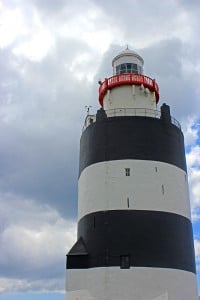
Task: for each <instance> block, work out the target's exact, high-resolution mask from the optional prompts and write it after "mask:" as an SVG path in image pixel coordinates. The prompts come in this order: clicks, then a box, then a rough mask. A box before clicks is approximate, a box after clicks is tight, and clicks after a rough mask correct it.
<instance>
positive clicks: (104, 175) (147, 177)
mask: <svg viewBox="0 0 200 300" xmlns="http://www.w3.org/2000/svg"><path fill="white" fill-rule="evenodd" d="M78 185H79V204H78V205H79V206H78V212H79V215H78V219H79V220H80V219H81V218H82V217H83V216H84V215H87V214H89V213H93V212H95V211H104V210H118V209H119V210H120V209H121V210H123V209H135V210H153V211H164V212H171V213H175V214H180V215H182V216H184V217H187V218H188V219H190V206H189V201H188V183H187V175H186V172H185V171H183V170H182V169H180V168H178V167H176V166H173V165H170V164H167V163H163V162H159V161H146V160H128V159H127V160H116V161H106V162H101V163H96V164H92V165H90V166H88V167H87V168H85V169H84V170H83V172H82V173H81V175H80V178H79V184H78Z"/></svg>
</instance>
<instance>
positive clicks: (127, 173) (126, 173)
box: [125, 168, 130, 176]
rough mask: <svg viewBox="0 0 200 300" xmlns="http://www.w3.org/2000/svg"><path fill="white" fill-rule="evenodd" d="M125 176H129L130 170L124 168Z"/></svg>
mask: <svg viewBox="0 0 200 300" xmlns="http://www.w3.org/2000/svg"><path fill="white" fill-rule="evenodd" d="M125 175H126V176H130V168H125Z"/></svg>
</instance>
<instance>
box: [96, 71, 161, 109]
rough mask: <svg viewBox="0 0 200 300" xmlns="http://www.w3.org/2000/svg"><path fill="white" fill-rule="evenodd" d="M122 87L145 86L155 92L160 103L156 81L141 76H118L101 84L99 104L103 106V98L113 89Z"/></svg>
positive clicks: (128, 74) (127, 74) (130, 74)
mask: <svg viewBox="0 0 200 300" xmlns="http://www.w3.org/2000/svg"><path fill="white" fill-rule="evenodd" d="M121 85H143V86H144V87H146V88H148V89H149V90H150V91H151V92H155V97H156V103H158V101H159V86H158V84H157V83H156V81H155V79H151V78H150V77H147V76H145V75H141V74H133V73H126V74H118V75H114V76H112V77H110V78H106V79H105V80H104V82H102V83H100V87H99V103H100V104H101V106H103V98H104V96H105V94H106V92H107V91H108V90H109V89H112V88H113V87H117V86H121Z"/></svg>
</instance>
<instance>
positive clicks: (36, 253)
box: [0, 0, 200, 300]
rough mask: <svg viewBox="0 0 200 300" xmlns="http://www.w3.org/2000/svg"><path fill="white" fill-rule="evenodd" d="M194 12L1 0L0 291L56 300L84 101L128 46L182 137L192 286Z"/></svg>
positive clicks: (92, 2)
mask: <svg viewBox="0 0 200 300" xmlns="http://www.w3.org/2000/svg"><path fill="white" fill-rule="evenodd" d="M199 15H200V1H199V0H168V1H157V0H143V1H141V0H123V1H122V0H121V1H120V0H119V1H115V0H99V1H97V0H74V1H68V0H29V1H27V0H0V166H1V167H0V298H1V299H4V300H18V299H22V300H23V299H29V300H31V299H36V300H37V299H40V300H46V299H49V300H60V299H64V290H65V276H66V275H65V262H66V253H67V252H68V250H69V249H70V247H71V246H72V245H73V243H74V241H75V240H76V217H77V177H78V159H79V139H80V135H81V131H82V127H83V123H84V118H85V116H86V108H85V107H86V106H91V109H90V112H91V113H95V112H96V110H97V109H98V107H99V104H98V80H99V79H104V78H105V77H109V76H112V67H111V61H112V58H113V57H114V56H116V55H117V54H118V53H119V52H120V51H122V50H124V49H125V47H126V45H127V44H128V45H129V48H130V49H133V50H135V51H137V52H138V53H139V54H140V55H141V56H142V57H143V58H144V61H145V64H144V74H145V75H147V76H150V77H152V78H156V81H157V82H158V84H159V87H160V102H159V103H160V104H159V106H160V105H161V104H162V103H164V102H165V103H167V104H169V105H170V107H171V113H172V115H173V116H174V117H175V118H176V119H177V120H178V121H179V122H180V123H181V126H182V130H183V132H184V134H185V144H186V158H187V164H188V176H189V186H190V200H191V211H192V221H193V228H194V240H195V251H196V265H197V274H198V282H199V291H200V128H199V126H200V105H199V99H200V55H199V53H200V39H199V36H200V18H199ZM158 109H159V107H158Z"/></svg>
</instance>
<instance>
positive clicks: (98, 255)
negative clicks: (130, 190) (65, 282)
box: [67, 210, 196, 273]
mask: <svg viewBox="0 0 200 300" xmlns="http://www.w3.org/2000/svg"><path fill="white" fill-rule="evenodd" d="M78 239H79V242H77V243H76V244H75V246H74V247H72V249H71V251H70V252H69V253H68V256H67V268H68V269H81V268H94V267H106V266H120V257H121V256H122V255H129V257H130V266H135V267H153V268H171V269H180V270H185V271H189V272H193V273H195V272H196V271H195V259H194V245H193V233H192V225H191V222H190V220H189V219H187V218H185V217H183V216H181V215H177V214H173V213H167V212H160V211H141V210H113V211H101V212H96V213H91V214H88V215H86V216H84V217H83V218H82V219H81V220H80V221H79V224H78Z"/></svg>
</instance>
